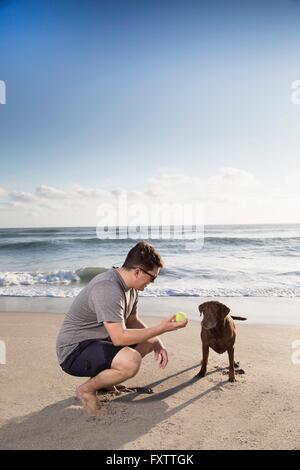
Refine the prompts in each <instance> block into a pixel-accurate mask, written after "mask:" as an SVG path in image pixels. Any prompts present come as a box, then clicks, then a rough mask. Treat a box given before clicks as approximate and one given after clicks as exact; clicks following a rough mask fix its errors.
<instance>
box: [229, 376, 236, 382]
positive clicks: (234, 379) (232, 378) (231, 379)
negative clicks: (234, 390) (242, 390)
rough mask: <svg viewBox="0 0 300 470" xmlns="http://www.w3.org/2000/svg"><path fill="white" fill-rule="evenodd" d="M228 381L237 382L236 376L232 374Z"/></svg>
mask: <svg viewBox="0 0 300 470" xmlns="http://www.w3.org/2000/svg"><path fill="white" fill-rule="evenodd" d="M228 381H229V382H231V383H232V382H236V378H235V377H232V376H231V377H229V379H228Z"/></svg>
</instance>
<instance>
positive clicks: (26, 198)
mask: <svg viewBox="0 0 300 470" xmlns="http://www.w3.org/2000/svg"><path fill="white" fill-rule="evenodd" d="M8 197H9V198H10V199H12V200H13V201H19V202H25V203H27V202H35V201H37V197H36V196H35V195H34V194H31V193H26V192H23V191H12V192H10V193H9V194H8Z"/></svg>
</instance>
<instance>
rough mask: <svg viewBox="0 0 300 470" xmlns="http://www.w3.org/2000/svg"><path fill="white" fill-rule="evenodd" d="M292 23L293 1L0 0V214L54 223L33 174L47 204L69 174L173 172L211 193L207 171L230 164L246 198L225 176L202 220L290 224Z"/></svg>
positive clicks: (114, 181) (115, 181) (77, 178)
mask: <svg viewBox="0 0 300 470" xmlns="http://www.w3.org/2000/svg"><path fill="white" fill-rule="evenodd" d="M299 24H300V2H299V1H296V0H284V1H276V0H274V1H266V0H265V1H264V0H262V1H259V2H255V1H243V2H237V1H230V0H229V1H226V2H224V1H222V2H221V1H215V2H211V1H210V2H206V1H203V2H200V1H189V0H185V1H176V0H174V1H166V0H160V1H155V0H154V1H151V2H150V1H149V2H148V1H146V0H145V1H127V0H123V1H114V0H111V1H96V0H85V1H83V0H66V1H64V0H60V1H59V0H56V1H48V0H43V1H42V2H41V1H39V0H23V1H22V0H2V1H1V0H0V48H1V49H0V50H1V53H0V80H4V81H5V83H6V88H7V96H6V104H5V105H1V106H0V155H1V173H0V195H1V194H2V203H1V204H2V205H1V204H0V213H1V222H0V225H1V226H8V225H10V226H11V225H17V224H19V223H20V224H25V223H26V224H29V225H39V224H41V225H45V224H46V225H52V224H54V225H57V224H62V225H63V221H64V220H66V218H65V215H64V214H63V213H62V214H61V219H57V218H56V217H57V214H55V206H53V205H52V209H51V208H50V205H49V213H45V212H43V214H41V210H40V209H41V207H42V205H40V206H39V203H40V199H38V198H39V197H40V195H41V191H40V190H37V188H40V187H41V186H42V188H44V187H46V188H48V193H47V191H45V190H44V192H43V197H44V199H43V201H42V202H45V199H47V197H48V196H49V197H48V199H49V198H50V199H51V200H52V204H53V199H55V201H56V204H59V202H58V201H59V191H63V192H64V194H66V193H67V192H68V191H69V198H71V197H72V194H74V185H75V186H76V187H77V188H78V186H80V187H81V188H85V190H86V191H88V190H91V189H97V188H98V189H99V190H100V189H103V190H106V191H113V190H114V188H120V187H121V188H124V189H125V190H137V191H143V190H145V188H149V187H151V185H152V186H153V181H152V179H154V180H155V181H154V183H155V182H156V185H157V186H158V187H159V186H160V187H163V188H164V184H165V183H166V178H167V175H172V174H173V175H174V181H178V179H177V180H176V178H175V175H179V176H178V178H179V180H180V178H181V177H182V178H183V179H181V180H180V181H182V182H183V181H185V182H187V181H189V180H188V179H184V177H186V178H194V177H196V178H197V179H196V180H195V181H194V183H195V182H196V181H198V182H199V181H204V182H205V183H204V186H205V188H206V189H207V187H208V186H209V188H210V193H211V195H212V196H214V194H213V191H215V196H217V198H221V199H222V194H223V193H222V191H216V189H213V185H214V181H219V182H221V184H222V183H223V182H224V178H225V179H226V181H227V182H226V184H227V183H228V181H229V182H230V181H232V178H233V176H232V175H235V178H236V179H239V180H240V177H241V175H242V179H243V177H245V181H246V182H247V184H246V186H247V185H248V186H247V188H248V189H247V191H246V192H247V198H248V199H247V200H248V203H247V204H249V197H250V196H249V194H250V193H249V181H250V180H251V181H252V182H253V186H252V193H251V194H252V196H251V197H252V199H251V197H250V199H251V201H252V202H251V204H252V206H251V208H250V207H249V206H247V205H244V206H243V208H242V209H240V215H241V216H240V215H239V212H238V213H237V211H236V208H235V209H234V205H232V204H233V202H234V198H235V200H237V199H238V198H239V191H237V189H236V186H234V188H233V189H232V188H231V189H230V190H227V193H226V192H225V193H226V194H223V195H224V201H223V206H220V207H219V208H218V207H217V206H216V207H215V208H214V210H213V217H212V218H211V219H209V220H208V222H209V223H226V222H228V223H238V222H241V223H246V222H247V220H249V222H251V223H253V222H263V221H266V222H280V221H282V222H287V221H288V222H298V221H299V222H300V220H297V217H298V215H296V214H295V218H294V219H293V214H294V212H295V211H294V212H293V210H294V209H293V207H291V203H290V201H291V200H292V201H297V197H298V196H299V194H298V192H297V188H298V183H300V176H299V179H297V178H298V176H297V175H299V157H298V155H299V140H300V137H299V135H300V133H299V123H300V105H299V106H296V105H293V104H292V103H291V84H292V82H293V81H294V80H297V79H300V62H299V50H300V32H299ZM239 172H240V173H239ZM224 175H225V176H224ZM228 175H229V177H228ZM245 175H246V176H245ZM247 175H248V176H247ZM249 175H250V176H249ZM218 178H219V179H218ZM249 178H250V180H249ZM169 183H170V181H168V183H167V186H168V190H170V187H169V186H170V185H169ZM176 184H177V183H175V185H176ZM188 186H189V184H188ZM258 187H259V188H260V189H259V191H261V192H258ZM49 188H50V189H49ZM70 188H71V189H70ZM72 188H73V189H72ZM264 188H266V192H265V193H264ZM174 189H175V190H176V186H175V188H173V190H174ZM56 190H57V191H58V192H57V193H55V191H56ZM70 191H71V193H72V191H73V193H72V194H71V193H70ZM183 191H184V187H183ZM228 191H229V193H228ZM242 192H243V191H242V190H241V193H242ZM250 192H251V191H250ZM46 193H47V194H46ZM217 193H218V194H217ZM254 193H255V194H256V196H257V201H256V203H255V201H254V197H253V194H254ZM61 194H63V193H61ZM70 194H71V195H70ZM169 194H171V190H170V191H169ZM30 195H32V198H31V200H30ZM228 196H230V197H229V199H228ZM266 196H267V197H269V199H270V201H269V203H268V204H269V205H267V206H266V207H265V208H262V207H261V205H262V204H261V203H262V200H264V199H265V197H266ZM190 197H191V199H192V198H193V197H194V194H192V193H191V194H190ZM226 197H227V203H226ZM276 197H277V198H278V199H279V201H281V202H280V204H281V206H280V205H279V206H278V204H277V205H273V206H272V204H271V201H272V200H273V201H274V198H275V199H276ZM64 199H65V200H66V199H68V198H67V197H66V196H64ZM283 199H286V205H287V206H288V208H289V210H288V211H287V207H286V206H285V205H284V203H283V202H282V200H283ZM93 200H94V203H95V198H94V199H93ZM230 201H231V202H230ZM224 204H225V205H226V204H229V206H228V207H227V209H228V210H227V213H228V214H229V216H228V218H226V217H225V216H224V207H225V206H224ZM230 204H231V206H230ZM255 204H257V208H255ZM274 204H275V203H274ZM29 206H30V207H29ZM44 206H45V205H44ZM93 207H94V206H93ZM276 207H277V208H278V209H276ZM60 208H61V207H60ZM66 210H67V208H66ZM68 210H69V209H68ZM80 210H82V211H83V210H84V209H83V208H82V209H80ZM93 210H94V209H93ZM245 210H246V211H248V213H249V218H247V216H245V214H244V211H245ZM51 211H52V212H51ZM209 212H211V211H209ZM30 214H31V215H30ZM92 214H93V211H91V213H90V214H89V216H88V217H87V218H86V219H84V223H86V224H91V225H93V215H92ZM234 214H238V215H237V216H236V217H235V216H234ZM77 217H78V214H77ZM292 219H293V220H292ZM77 222H78V223H76V216H75V215H74V216H73V217H72V218H70V224H71V225H72V224H73V223H74V225H80V222H79V221H77Z"/></svg>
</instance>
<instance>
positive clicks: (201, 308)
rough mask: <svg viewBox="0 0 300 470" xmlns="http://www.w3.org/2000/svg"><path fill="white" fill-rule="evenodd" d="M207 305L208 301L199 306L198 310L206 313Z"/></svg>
mask: <svg viewBox="0 0 300 470" xmlns="http://www.w3.org/2000/svg"><path fill="white" fill-rule="evenodd" d="M206 305H207V302H203V304H201V305H199V306H198V310H199V312H200V313H204V310H205V307H206Z"/></svg>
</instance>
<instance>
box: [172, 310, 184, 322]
mask: <svg viewBox="0 0 300 470" xmlns="http://www.w3.org/2000/svg"><path fill="white" fill-rule="evenodd" d="M175 320H176V321H184V320H186V314H185V313H184V312H177V313H176V317H175Z"/></svg>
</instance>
